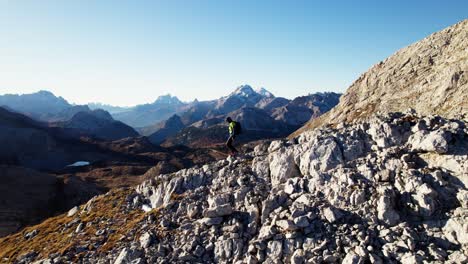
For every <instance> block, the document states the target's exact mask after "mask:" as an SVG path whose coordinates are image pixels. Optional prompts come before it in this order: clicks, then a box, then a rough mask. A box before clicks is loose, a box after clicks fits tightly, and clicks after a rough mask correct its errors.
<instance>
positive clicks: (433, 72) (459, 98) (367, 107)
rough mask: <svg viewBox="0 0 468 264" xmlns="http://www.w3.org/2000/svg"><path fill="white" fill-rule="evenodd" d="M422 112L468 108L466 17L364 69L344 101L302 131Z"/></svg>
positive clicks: (443, 113) (459, 112) (446, 112)
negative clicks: (375, 115) (384, 114)
mask: <svg viewBox="0 0 468 264" xmlns="http://www.w3.org/2000/svg"><path fill="white" fill-rule="evenodd" d="M409 106H411V107H412V108H414V109H415V110H417V111H418V113H421V114H425V115H430V114H438V115H441V116H445V117H448V118H454V117H458V116H460V115H463V114H466V113H468V19H465V20H463V21H461V22H459V23H457V24H455V25H453V26H450V27H448V28H446V29H444V30H442V31H439V32H436V33H434V34H431V35H430V36H428V37H426V38H424V39H422V40H421V41H418V42H416V43H414V44H412V45H410V46H408V47H405V48H403V49H401V50H399V51H397V52H396V53H395V54H393V55H392V56H390V57H388V58H387V59H385V60H383V61H381V62H380V63H378V64H376V65H374V66H373V67H372V68H370V69H369V70H368V71H367V72H365V73H364V74H362V75H361V76H360V77H359V78H358V79H357V80H356V81H355V82H354V83H353V84H352V85H351V86H350V87H349V88H348V89H347V90H346V93H345V94H343V96H342V97H341V98H340V103H339V104H338V105H337V107H335V108H334V109H333V110H331V111H330V112H328V113H326V114H325V115H323V116H322V117H320V118H318V119H313V120H310V122H309V123H308V124H306V125H305V126H304V127H303V128H302V129H301V130H299V131H297V132H296V133H295V136H297V135H299V134H300V133H301V132H303V131H306V130H310V129H313V128H315V127H319V126H321V125H324V124H329V123H334V124H339V123H341V122H352V121H354V120H362V119H366V118H368V117H370V116H371V115H372V114H373V113H375V112H378V111H379V112H387V113H388V112H401V111H405V110H406V108H408V107H409Z"/></svg>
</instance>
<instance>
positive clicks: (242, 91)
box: [231, 84, 256, 97]
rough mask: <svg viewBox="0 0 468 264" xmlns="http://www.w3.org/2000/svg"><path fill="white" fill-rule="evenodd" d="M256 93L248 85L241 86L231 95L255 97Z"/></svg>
mask: <svg viewBox="0 0 468 264" xmlns="http://www.w3.org/2000/svg"><path fill="white" fill-rule="evenodd" d="M255 94H256V92H255V91H254V89H253V88H252V86H250V85H248V84H244V85H241V86H239V87H237V88H236V90H234V92H232V93H231V95H240V96H243V97H250V96H252V95H255Z"/></svg>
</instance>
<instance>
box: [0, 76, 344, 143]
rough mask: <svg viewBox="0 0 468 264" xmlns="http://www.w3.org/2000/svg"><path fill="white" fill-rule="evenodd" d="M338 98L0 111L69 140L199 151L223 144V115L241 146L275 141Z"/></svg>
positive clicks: (12, 100)
mask: <svg viewBox="0 0 468 264" xmlns="http://www.w3.org/2000/svg"><path fill="white" fill-rule="evenodd" d="M339 97H340V94H337V93H317V94H310V95H307V96H301V97H297V98H295V99H293V100H289V99H286V98H282V97H275V96H274V95H273V94H272V93H271V92H269V91H267V90H266V89H265V88H260V89H257V90H255V89H253V88H252V87H251V86H249V85H242V86H239V87H237V88H236V89H235V90H234V91H233V92H232V93H230V94H229V95H227V96H224V97H221V98H219V99H216V100H210V101H197V100H195V101H193V102H189V103H185V102H182V101H180V100H179V99H178V98H177V97H175V96H171V95H163V96H159V97H158V98H157V99H156V100H155V101H154V102H153V103H150V104H143V105H137V106H134V107H127V108H123V107H117V106H111V105H104V104H99V103H90V104H89V105H72V104H70V103H68V102H67V101H66V100H65V99H63V98H62V97H56V96H55V95H53V94H52V93H50V92H47V91H40V92H37V93H34V94H24V95H10V94H8V95H3V96H0V106H3V107H4V108H5V109H9V110H10V111H15V112H18V113H22V114H24V115H26V116H29V117H31V118H33V119H35V120H38V121H41V122H45V123H47V124H48V126H50V127H61V128H66V129H68V130H69V131H70V133H72V132H73V133H74V134H75V136H88V137H94V138H98V139H105V140H117V139H123V138H126V137H136V136H138V135H139V133H140V134H141V135H143V136H147V137H148V138H149V139H150V141H151V142H152V143H154V144H158V145H159V144H164V145H165V146H174V145H180V144H182V145H187V146H191V147H194V146H197V147H200V146H201V145H202V144H205V143H206V142H212V144H219V143H222V142H223V141H224V140H225V137H226V132H225V131H223V130H222V128H221V127H222V126H223V125H224V119H225V118H226V117H227V116H229V115H230V116H232V117H234V118H235V119H236V120H237V121H238V122H240V123H241V124H242V125H243V127H244V128H245V133H244V135H243V136H242V139H241V141H242V142H249V141H252V140H256V139H263V138H278V137H283V136H286V135H289V134H290V133H292V132H293V131H295V130H296V129H297V128H298V127H300V126H301V125H303V124H304V123H305V122H307V121H308V120H309V119H310V118H313V117H318V116H320V115H321V114H323V113H325V112H327V111H328V110H330V109H331V108H332V107H333V106H335V105H336V104H337V103H338V99H339ZM48 106H51V107H48ZM106 109H107V110H109V111H107V110H106ZM127 124H128V125H127ZM129 125H131V126H132V127H130V126H129ZM137 131H138V132H137ZM202 142H204V143H202ZM205 146H208V145H205Z"/></svg>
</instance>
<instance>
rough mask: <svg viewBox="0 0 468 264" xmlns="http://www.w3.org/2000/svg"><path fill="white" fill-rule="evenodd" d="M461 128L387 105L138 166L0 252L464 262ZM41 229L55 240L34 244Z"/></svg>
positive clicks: (467, 244)
mask: <svg viewBox="0 0 468 264" xmlns="http://www.w3.org/2000/svg"><path fill="white" fill-rule="evenodd" d="M467 137H468V129H467V127H466V120H449V119H445V118H442V117H439V116H426V117H424V116H418V115H416V114H415V113H414V112H408V113H405V114H401V113H394V114H390V115H383V116H377V117H375V118H372V119H370V120H369V121H367V122H358V123H355V124H352V125H342V126H339V127H337V128H331V127H326V128H322V129H316V130H314V131H311V132H307V133H304V134H301V135H300V136H299V137H297V138H294V139H293V140H289V141H286V140H278V141H273V142H271V143H269V144H268V143H265V144H261V145H258V146H257V147H256V148H255V150H254V151H253V152H252V153H249V154H247V155H246V156H245V157H244V158H239V159H236V160H234V159H232V158H228V159H226V160H221V161H218V162H214V163H210V164H206V165H204V166H202V167H193V168H190V169H184V170H181V171H178V172H176V173H171V174H163V175H153V174H151V173H152V172H151V171H150V172H148V175H146V176H148V177H150V178H151V179H150V180H148V181H146V182H144V183H143V184H141V185H140V186H138V187H137V188H136V191H132V190H123V191H120V192H110V193H108V194H106V195H103V196H100V197H96V198H93V199H92V200H91V201H89V202H88V203H87V204H86V205H83V206H81V207H80V208H76V209H75V210H73V211H71V212H69V214H68V216H66V215H63V216H61V217H58V218H56V219H53V220H51V223H50V224H49V225H47V224H46V223H44V224H42V225H39V226H36V227H31V228H28V229H26V230H25V231H24V232H23V233H21V234H17V235H14V236H10V237H7V238H5V239H3V240H0V252H2V253H0V257H1V258H3V260H5V261H17V262H18V263H27V262H31V261H33V260H39V259H47V258H50V259H51V260H53V261H54V262H56V261H61V262H65V263H67V262H83V263H88V262H89V263H109V262H111V263H183V262H191V263H194V262H208V263H213V262H216V263H258V262H264V263H278V262H282V263H322V262H325V263H336V262H338V263H339V262H342V263H367V262H372V263H398V262H401V263H422V262H423V261H425V262H431V263H443V262H448V263H463V262H466V261H468V258H467V256H468V237H467V232H466V230H467V228H468V226H467V221H466V220H467V218H468V191H467V189H466V184H467V183H468V166H467V164H468V153H467V150H468V140H467ZM111 203H113V204H114V206H112V207H111V208H110V209H108V210H105V209H104V208H106V206H109V204H111ZM107 211H109V212H112V213H111V214H110V213H107ZM50 225H52V226H53V227H51V226H50ZM56 234H60V237H67V239H59V238H55V237H56ZM51 236H52V237H54V241H56V242H55V244H51V243H49V244H48V246H47V247H46V248H45V249H44V248H43V246H42V245H41V243H42V241H44V242H45V241H48V240H50V239H51ZM12 244H15V245H16V247H15V248H14V249H13V248H12V247H11V245H12ZM17 248H20V250H17Z"/></svg>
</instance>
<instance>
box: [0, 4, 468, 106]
mask: <svg viewBox="0 0 468 264" xmlns="http://www.w3.org/2000/svg"><path fill="white" fill-rule="evenodd" d="M466 18H468V1H466V0H464V1H450V0H448V1H440V0H439V1H432V0H425V1H375V0H373V1H313V0H309V1H294V0H291V1H251V0H249V1H243V0H241V1H222V0H217V1H194V0H193V1H192V0H186V1H177V0H172V1H169V0H168V1H157V0H154V1H130V0H129V1H117V0H113V1H103V0H99V1H98V0H89V1H86V0H79V1H78V0H76V1H71V0H70V1H65V0H63V1H62V0H57V1H49V0H30V1H27V0H0V94H4V93H29V92H34V91H37V90H40V89H46V90H50V91H52V92H54V93H55V94H57V95H60V96H63V97H65V98H66V99H68V100H69V101H71V102H74V103H87V102H93V101H99V102H103V103H110V104H115V105H134V104H138V103H146V102H152V101H154V100H155V98H156V97H157V96H159V95H161V94H166V93H171V94H173V95H177V96H178V97H179V98H181V99H183V100H193V99H194V98H198V99H213V98H216V97H219V96H222V95H226V94H228V93H229V92H230V91H232V90H233V89H234V88H235V87H236V86H238V85H240V84H244V83H248V84H251V85H253V86H254V87H260V86H262V87H265V88H267V89H269V90H270V91H271V92H273V93H274V94H275V95H277V96H284V97H288V98H292V97H295V96H298V95H304V94H307V93H313V92H318V91H339V92H342V91H344V90H345V89H346V88H347V87H348V86H349V85H350V84H351V83H352V82H353V81H354V80H355V79H356V78H357V77H358V76H359V75H360V74H361V73H363V72H364V71H366V70H367V69H368V68H369V67H371V66H372V65H373V64H375V63H377V62H379V61H380V60H383V59H385V58H386V57H388V56H389V55H391V54H393V53H394V52H395V51H397V50H398V49H400V48H402V47H404V46H407V45H409V44H411V43H413V42H415V41H418V40H420V39H422V38H424V37H425V36H427V35H429V34H431V33H433V32H435V31H438V30H441V29H443V28H445V27H447V26H450V25H452V24H454V23H456V22H458V21H460V20H463V19H466Z"/></svg>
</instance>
